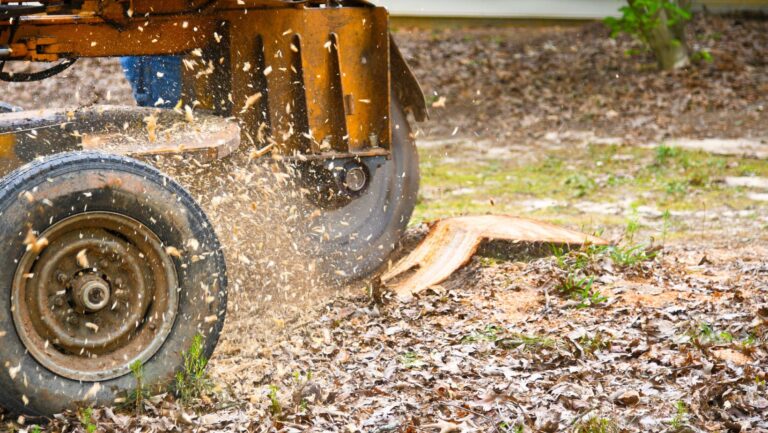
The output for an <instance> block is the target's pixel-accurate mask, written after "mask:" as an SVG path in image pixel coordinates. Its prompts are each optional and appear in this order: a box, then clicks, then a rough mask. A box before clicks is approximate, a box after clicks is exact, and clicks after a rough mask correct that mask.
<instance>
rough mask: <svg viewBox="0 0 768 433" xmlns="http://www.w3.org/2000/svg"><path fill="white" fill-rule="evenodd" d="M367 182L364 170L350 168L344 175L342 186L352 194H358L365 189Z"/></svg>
mask: <svg viewBox="0 0 768 433" xmlns="http://www.w3.org/2000/svg"><path fill="white" fill-rule="evenodd" d="M367 180H368V179H367V176H366V175H365V170H363V168H362V167H352V168H350V169H349V170H347V173H346V174H345V175H344V184H345V185H346V186H347V188H349V189H350V190H351V191H353V192H358V191H361V190H362V189H363V188H365V183H366V181H367Z"/></svg>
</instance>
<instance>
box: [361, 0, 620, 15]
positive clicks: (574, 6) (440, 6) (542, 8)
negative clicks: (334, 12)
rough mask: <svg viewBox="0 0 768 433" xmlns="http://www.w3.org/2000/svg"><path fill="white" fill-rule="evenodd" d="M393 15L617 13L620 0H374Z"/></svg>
mask: <svg viewBox="0 0 768 433" xmlns="http://www.w3.org/2000/svg"><path fill="white" fill-rule="evenodd" d="M373 3H375V4H377V5H380V6H386V7H387V8H388V9H389V11H390V13H391V14H392V15H395V16H432V17H478V18H580V19H595V18H604V17H606V16H608V15H617V13H618V12H617V11H618V9H619V7H621V6H622V5H623V4H624V1H623V0H474V1H473V0H373Z"/></svg>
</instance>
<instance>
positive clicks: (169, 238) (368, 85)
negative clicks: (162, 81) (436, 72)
mask: <svg viewBox="0 0 768 433" xmlns="http://www.w3.org/2000/svg"><path fill="white" fill-rule="evenodd" d="M152 55H183V56H184V58H183V66H184V67H183V70H184V78H183V90H182V95H183V101H186V102H185V104H184V105H187V106H186V107H184V106H182V107H181V108H180V109H177V110H172V109H164V110H160V109H154V108H142V107H131V106H89V107H62V108H50V109H44V110H34V111H23V110H21V109H18V108H16V107H14V106H13V98H14V95H13V94H12V93H11V91H9V90H8V89H9V88H10V87H11V86H9V85H4V84H2V83H0V89H3V90H2V93H0V100H3V101H4V102H6V104H3V105H2V106H0V171H2V173H3V178H2V180H0V260H1V261H0V366H1V367H2V369H0V406H2V407H5V408H6V409H7V410H10V411H12V412H14V413H19V414H26V415H31V416H47V415H50V414H53V413H56V412H58V411H61V410H63V409H65V408H68V407H72V406H76V405H80V404H86V405H94V404H112V403H113V402H114V401H115V399H117V398H121V397H125V396H126V395H128V393H130V391H131V390H132V389H133V388H134V387H135V382H134V378H133V377H132V376H131V368H130V367H131V365H136V363H141V365H143V368H144V381H145V383H146V384H147V385H148V386H151V387H164V386H167V385H168V384H170V383H171V382H172V381H173V379H174V375H175V373H176V372H177V371H179V370H180V369H181V368H182V364H183V353H184V351H185V350H187V349H188V348H189V346H190V343H191V341H192V339H193V337H194V336H196V335H197V334H201V335H202V336H203V345H204V355H205V356H207V357H208V356H210V355H211V354H212V352H213V350H214V347H215V345H216V343H217V340H218V337H219V333H220V332H221V329H222V326H223V323H224V315H225V312H226V302H227V276H226V266H225V262H224V256H223V253H222V250H221V247H220V244H219V240H218V239H217V236H216V234H215V232H214V230H213V227H212V224H211V222H210V221H209V220H208V219H207V217H206V215H205V214H204V212H203V211H202V209H201V207H200V206H199V205H198V204H197V203H196V202H195V200H194V199H193V198H192V197H191V196H190V194H189V193H188V192H187V191H185V190H184V188H182V187H181V186H180V185H179V184H178V183H176V182H175V181H174V180H173V179H171V178H169V176H167V175H164V174H163V173H162V172H160V171H159V170H157V169H156V168H153V167H151V166H149V165H147V164H145V163H143V162H140V161H138V160H136V159H133V158H132V157H131V156H135V155H147V154H149V155H152V154H169V153H187V154H191V155H193V157H195V158H203V159H209V160H210V159H213V158H224V157H231V156H227V155H229V154H231V153H233V152H242V151H243V149H250V151H251V152H254V150H255V152H254V153H255V154H257V155H262V154H267V153H269V155H270V156H269V157H271V158H281V159H282V160H283V161H288V162H291V163H294V164H295V166H296V167H300V168H301V169H303V170H307V171H308V172H312V173H314V174H315V176H314V177H310V178H311V179H314V182H315V183H316V185H311V186H313V187H317V189H318V190H321V191H322V192H323V193H322V194H321V195H320V196H322V197H324V198H323V199H318V200H314V201H313V203H314V205H315V206H317V209H318V213H320V214H321V215H322V218H325V219H326V220H327V222H328V226H329V227H330V230H331V231H332V232H333V233H332V235H331V236H329V237H328V241H327V242H325V243H324V245H323V246H322V247H321V248H320V249H319V251H321V252H322V251H323V248H324V249H325V251H329V252H330V251H333V252H335V253H339V252H341V256H340V259H339V260H338V262H339V263H337V269H341V270H342V271H341V272H337V275H344V277H345V278H358V277H362V276H365V275H368V274H370V273H372V272H373V271H375V270H376V269H377V268H378V267H380V265H381V264H382V263H383V262H384V261H385V260H386V258H387V256H388V255H389V253H390V252H391V251H392V249H393V248H394V245H395V244H396V242H397V240H398V239H399V237H400V235H401V233H402V231H403V230H404V228H405V226H406V224H407V223H408V220H409V218H410V215H411V212H412V210H413V207H414V204H415V201H416V194H417V189H418V178H419V176H418V163H417V154H416V151H415V147H414V143H413V141H412V139H411V135H410V128H409V125H408V121H407V120H406V113H410V114H412V116H413V118H414V119H416V120H423V119H424V118H425V117H426V115H427V113H426V106H425V103H424V97H423V95H422V92H421V90H420V88H419V85H418V83H417V81H416V79H415V78H414V76H413V74H412V73H411V71H410V70H409V68H408V66H407V65H406V63H405V61H404V59H403V57H402V55H401V54H400V52H399V50H398V48H397V47H396V46H395V44H394V41H393V40H392V38H391V36H390V34H389V30H388V15H387V11H386V10H385V9H383V8H380V7H375V6H373V5H371V4H369V3H368V2H366V1H362V0H163V1H153V0H41V1H37V2H11V1H8V0H0V79H1V80H3V81H10V82H24V81H37V80H42V79H45V78H48V77H51V76H53V75H55V74H57V73H60V72H62V71H64V70H65V69H67V68H68V67H69V66H71V65H72V64H73V63H74V62H75V61H76V60H77V59H78V58H81V57H109V56H152ZM19 62H29V63H30V64H32V63H35V62H40V65H32V66H34V67H33V68H32V70H33V72H29V68H26V69H24V68H22V69H23V70H24V72H19V69H18V68H14V67H13V66H14V65H19ZM12 71H16V72H12ZM2 86H6V87H5V88H3V87H2ZM39 97H40V98H41V99H43V98H45V95H44V94H42V93H41V94H40V95H39ZM193 110H194V113H192V111H193ZM192 116H194V119H195V120H194V123H193V122H192V121H191V120H190V117H192ZM342 218H343V219H344V221H343V224H342V223H341V220H342Z"/></svg>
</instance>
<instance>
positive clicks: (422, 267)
mask: <svg viewBox="0 0 768 433" xmlns="http://www.w3.org/2000/svg"><path fill="white" fill-rule="evenodd" d="M488 240H508V241H517V242H541V243H551V244H567V245H582V244H586V243H589V244H593V245H607V244H608V242H606V241H605V240H603V239H600V238H597V237H595V236H590V235H588V234H585V233H581V232H577V231H574V230H568V229H565V228H562V227H558V226H555V225H552V224H549V223H545V222H541V221H535V220H531V219H527V218H519V217H513V216H506V215H483V216H467V217H458V218H448V219H444V220H440V221H437V222H435V223H433V224H432V226H431V228H430V230H429V234H428V235H427V237H426V238H425V239H424V240H423V241H422V242H421V244H419V246H418V247H416V249H415V250H413V251H412V252H411V253H410V254H409V255H408V256H407V257H405V258H403V259H402V260H400V262H398V263H397V264H396V265H395V266H394V267H393V268H392V269H390V270H389V271H387V272H386V273H385V274H384V275H383V276H382V277H381V279H382V281H383V282H384V283H385V284H387V285H388V286H389V288H390V289H392V290H393V291H394V292H395V293H396V294H397V295H398V296H399V297H401V298H408V297H410V296H411V295H413V294H415V293H419V292H421V291H423V290H425V289H427V288H429V287H430V286H434V285H436V284H439V283H441V282H443V281H445V279H447V278H448V277H449V276H451V274H452V273H454V272H455V271H456V270H457V269H459V268H461V267H462V266H464V265H465V264H466V263H467V262H468V261H469V260H470V259H471V258H472V255H474V254H475V252H476V251H477V249H478V247H479V246H480V244H482V243H483V242H484V241H488ZM413 269H415V270H416V271H415V272H414V273H413V274H412V275H410V276H408V277H407V278H405V279H402V280H401V281H397V282H394V281H395V279H396V277H398V276H401V275H403V274H404V273H405V272H408V271H410V270H413Z"/></svg>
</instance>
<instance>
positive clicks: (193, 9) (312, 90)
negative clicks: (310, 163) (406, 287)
mask: <svg viewBox="0 0 768 433" xmlns="http://www.w3.org/2000/svg"><path fill="white" fill-rule="evenodd" d="M5 3H9V2H8V1H7V0H0V6H2V5H3V4H5ZM41 3H42V4H43V6H44V7H43V8H42V10H41V9H40V8H38V9H35V11H36V12H38V13H35V14H23V13H22V12H17V13H16V15H18V16H15V17H13V18H10V19H7V20H5V21H0V60H2V61H11V60H31V61H45V62H53V61H57V60H60V59H73V58H78V57H101V56H124V55H167V54H186V57H185V59H184V70H185V78H184V91H183V95H184V102H185V103H186V104H188V105H190V106H194V108H195V109H206V110H210V111H212V112H214V113H216V114H219V115H222V116H233V117H236V118H237V119H238V120H239V121H240V126H241V129H242V138H243V142H245V143H248V144H253V145H256V146H259V147H263V146H264V145H267V144H273V145H274V146H273V147H274V148H275V149H276V150H277V151H279V153H280V154H282V155H287V156H296V155H310V156H315V157H333V158H339V157H365V156H382V155H383V156H387V155H388V153H389V147H390V144H391V138H390V118H391V116H390V112H389V110H390V98H392V97H393V95H394V97H396V98H398V102H399V103H400V104H401V105H402V106H403V107H404V108H406V109H408V110H410V111H411V112H412V113H413V114H414V116H415V117H416V118H417V119H419V120H423V119H424V118H425V117H426V106H425V104H424V98H423V96H422V94H421V90H420V88H419V86H418V83H417V82H416V79H415V78H414V77H413V74H412V73H411V72H410V70H409V69H408V66H407V64H406V63H405V61H404V60H403V58H402V56H401V55H400V53H399V51H398V49H397V47H396V46H395V44H394V42H393V41H392V40H391V38H390V36H389V31H388V15H387V11H386V10H385V9H384V8H380V7H374V6H372V5H370V4H368V3H367V2H363V1H341V2H338V1H298V2H294V1H290V2H289V1H275V0H209V1H197V2H195V1H184V0H172V1H162V2H159V1H151V0H132V1H124V0H101V1H80V2H75V1H64V2H58V1H57V2H51V1H43V2H41ZM6 15H8V14H6ZM2 17H3V15H0V20H2V19H3V18H2Z"/></svg>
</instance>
